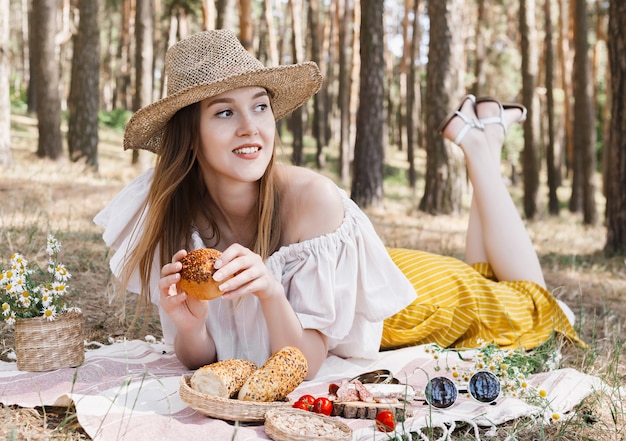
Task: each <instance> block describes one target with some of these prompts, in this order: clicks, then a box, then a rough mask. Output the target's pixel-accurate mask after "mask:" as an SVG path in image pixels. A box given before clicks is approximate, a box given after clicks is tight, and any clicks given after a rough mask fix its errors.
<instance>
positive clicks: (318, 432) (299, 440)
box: [265, 409, 352, 441]
mask: <svg viewBox="0 0 626 441" xmlns="http://www.w3.org/2000/svg"><path fill="white" fill-rule="evenodd" d="M265 433H266V434H267V436H269V437H270V438H271V439H273V440H274V441H311V440H317V441H351V440H352V429H351V428H350V426H348V425H347V424H346V423H343V422H341V421H339V420H338V419H337V418H336V417H328V416H324V415H320V414H317V413H312V412H308V411H306V410H300V409H272V410H269V411H267V413H266V414H265Z"/></svg>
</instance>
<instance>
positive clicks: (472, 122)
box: [437, 94, 485, 145]
mask: <svg viewBox="0 0 626 441" xmlns="http://www.w3.org/2000/svg"><path fill="white" fill-rule="evenodd" d="M466 100H470V101H471V102H472V103H473V104H474V108H476V97H475V96H474V95H471V94H470V95H466V96H465V97H463V99H462V100H461V104H459V107H457V109H456V110H454V111H452V112H450V113H449V114H448V115H447V116H446V117H445V118H444V120H443V121H442V123H441V124H440V125H439V128H438V129H437V131H438V132H439V134H440V135H442V136H444V135H443V131H444V130H445V129H446V127H447V126H448V124H450V121H452V120H453V119H454V118H455V117H457V116H458V117H459V118H461V120H462V121H463V122H464V123H465V125H464V126H463V128H462V129H461V130H460V131H459V133H458V134H457V135H456V137H455V138H454V140H452V139H450V138H448V137H447V136H444V137H445V138H446V139H450V141H452V142H454V143H455V144H456V145H461V141H463V138H465V135H467V132H469V131H470V130H471V129H480V130H482V129H483V128H484V127H485V126H484V124H483V122H481V121H480V120H479V119H473V118H469V117H467V116H466V115H464V114H463V113H461V108H462V107H463V104H465V101H466Z"/></svg>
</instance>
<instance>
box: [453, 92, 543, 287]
mask: <svg viewBox="0 0 626 441" xmlns="http://www.w3.org/2000/svg"><path fill="white" fill-rule="evenodd" d="M477 111H478V113H479V115H478V117H480V118H486V117H490V116H497V115H499V112H500V108H499V105H498V104H497V103H494V102H485V103H480V104H479V105H478V110H477ZM462 112H463V113H464V114H465V115H467V116H468V117H469V118H473V119H475V118H476V117H477V115H476V114H475V113H474V109H473V105H472V103H471V102H469V101H467V102H466V103H465V104H464V106H463V108H462ZM515 112H518V113H517V114H516V113H515ZM519 116H520V115H519V111H518V110H507V111H506V112H505V113H504V118H505V120H507V119H508V120H510V121H515V120H517V119H519ZM506 122H509V121H506ZM463 124H464V123H463V121H462V120H461V118H454V119H453V120H452V121H450V123H449V124H448V125H447V126H446V127H445V129H444V136H445V137H446V138H448V139H454V138H455V137H456V136H457V133H458V132H459V130H460V129H461V128H462V127H463ZM504 134H505V133H504V128H503V127H502V126H501V125H497V124H488V125H486V126H485V128H484V130H481V129H479V128H473V129H471V130H469V131H468V133H467V135H466V136H465V137H464V138H463V140H462V141H461V144H462V145H461V149H462V150H463V152H464V154H465V159H466V163H467V169H468V174H469V179H470V182H471V183H472V185H473V188H474V194H473V199H472V205H471V208H470V219H469V225H468V235H467V244H466V258H467V261H468V263H476V262H480V261H482V262H485V261H486V262H488V263H489V264H490V265H491V267H492V268H493V271H494V273H495V275H496V277H497V278H498V280H503V281H513V280H531V281H534V282H536V283H538V284H540V285H541V286H545V282H544V279H543V274H542V271H541V266H540V264H539V259H538V258H537V254H536V252H535V249H534V247H533V244H532V242H531V240H530V237H529V236H528V232H527V231H526V227H525V225H524V223H523V222H522V219H521V218H520V216H519V213H518V211H517V207H516V206H515V204H514V203H513V200H512V199H511V196H510V195H509V192H508V190H507V188H506V185H505V184H504V181H503V180H502V175H501V170H500V151H501V149H502V143H503V140H504Z"/></svg>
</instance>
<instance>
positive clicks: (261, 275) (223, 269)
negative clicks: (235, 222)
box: [213, 244, 284, 300]
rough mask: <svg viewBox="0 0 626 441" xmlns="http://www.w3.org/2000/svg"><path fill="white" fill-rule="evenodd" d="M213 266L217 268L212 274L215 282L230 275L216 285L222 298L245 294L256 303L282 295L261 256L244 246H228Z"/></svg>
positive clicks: (278, 283) (281, 290)
mask: <svg viewBox="0 0 626 441" xmlns="http://www.w3.org/2000/svg"><path fill="white" fill-rule="evenodd" d="M213 267H214V268H215V269H217V271H216V272H215V274H213V279H214V280H215V281H217V282H222V281H223V280H226V279H227V278H228V277H230V276H233V277H232V278H231V279H228V280H226V281H225V282H223V283H222V284H221V285H220V286H219V288H220V290H221V291H222V292H223V293H224V298H226V299H234V298H237V297H241V296H244V295H248V294H252V295H255V296H257V297H258V298H259V300H265V299H269V298H272V297H274V296H279V295H280V296H284V290H283V286H282V285H281V284H280V282H279V281H278V280H276V279H275V278H274V276H272V274H270V272H269V270H268V269H267V267H266V266H265V263H264V262H263V259H262V258H261V256H259V255H258V254H256V253H254V252H252V251H251V250H249V249H248V248H246V247H244V246H241V245H239V244H233V245H231V246H230V247H228V248H227V249H226V250H225V251H224V252H223V253H222V255H221V256H220V258H218V259H217V261H216V262H215V265H214V266H213Z"/></svg>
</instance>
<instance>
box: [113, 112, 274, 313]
mask: <svg viewBox="0 0 626 441" xmlns="http://www.w3.org/2000/svg"><path fill="white" fill-rule="evenodd" d="M199 122H200V104H199V103H195V104H191V105H189V106H187V107H184V108H182V109H181V110H179V111H178V112H177V113H176V114H175V115H174V116H173V117H172V118H171V119H170V120H169V121H168V123H167V125H166V127H165V133H164V136H163V142H162V145H161V148H160V151H159V152H160V153H159V156H158V157H157V160H156V164H155V168H154V175H153V179H152V184H151V186H150V190H149V192H148V197H147V199H146V202H145V205H144V208H143V209H144V214H145V222H144V223H143V224H142V225H141V226H140V227H139V229H138V230H135V231H133V234H135V235H138V238H137V244H136V246H135V247H134V248H133V249H132V250H131V251H130V252H129V254H128V255H127V256H126V260H125V263H126V264H125V266H124V269H123V272H122V277H121V282H122V286H123V287H124V288H126V287H127V286H128V283H129V281H130V278H131V275H132V274H133V272H134V271H135V270H136V269H138V270H139V276H140V280H141V297H142V300H144V301H145V302H149V300H150V276H151V272H152V270H153V262H154V256H155V253H156V251H157V247H158V250H159V252H160V262H158V264H159V268H161V267H162V266H163V265H165V264H166V263H168V262H170V261H171V258H172V255H173V254H174V253H175V252H176V251H178V250H180V249H181V248H186V247H187V246H188V245H189V244H190V239H191V234H192V229H193V226H194V224H195V223H196V222H197V220H198V217H199V216H204V217H205V218H206V221H207V222H208V224H209V226H210V228H211V231H212V232H213V235H214V239H215V241H216V243H217V241H219V235H220V232H219V228H218V226H217V224H216V222H215V220H214V219H213V218H212V217H211V215H210V212H209V210H207V209H206V207H204V206H203V202H204V201H206V200H207V199H208V198H207V197H206V196H207V190H206V187H205V183H204V180H203V179H202V176H201V173H200V168H199V166H198V161H197V151H198V149H199V147H200V135H199ZM275 157H276V149H274V153H273V154H272V158H271V160H270V162H269V164H268V167H267V169H266V170H265V173H264V174H263V176H262V177H261V179H260V180H259V197H258V201H257V225H258V226H257V231H256V234H255V237H254V240H253V245H252V251H254V252H255V253H257V254H259V255H260V256H261V257H262V258H263V259H266V258H267V257H269V255H270V254H272V253H273V252H274V251H276V250H277V249H278V247H279V245H280V239H281V238H280V235H281V231H282V228H281V227H282V225H281V216H280V194H279V190H278V179H277V177H276V170H275V168H274V165H275Z"/></svg>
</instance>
